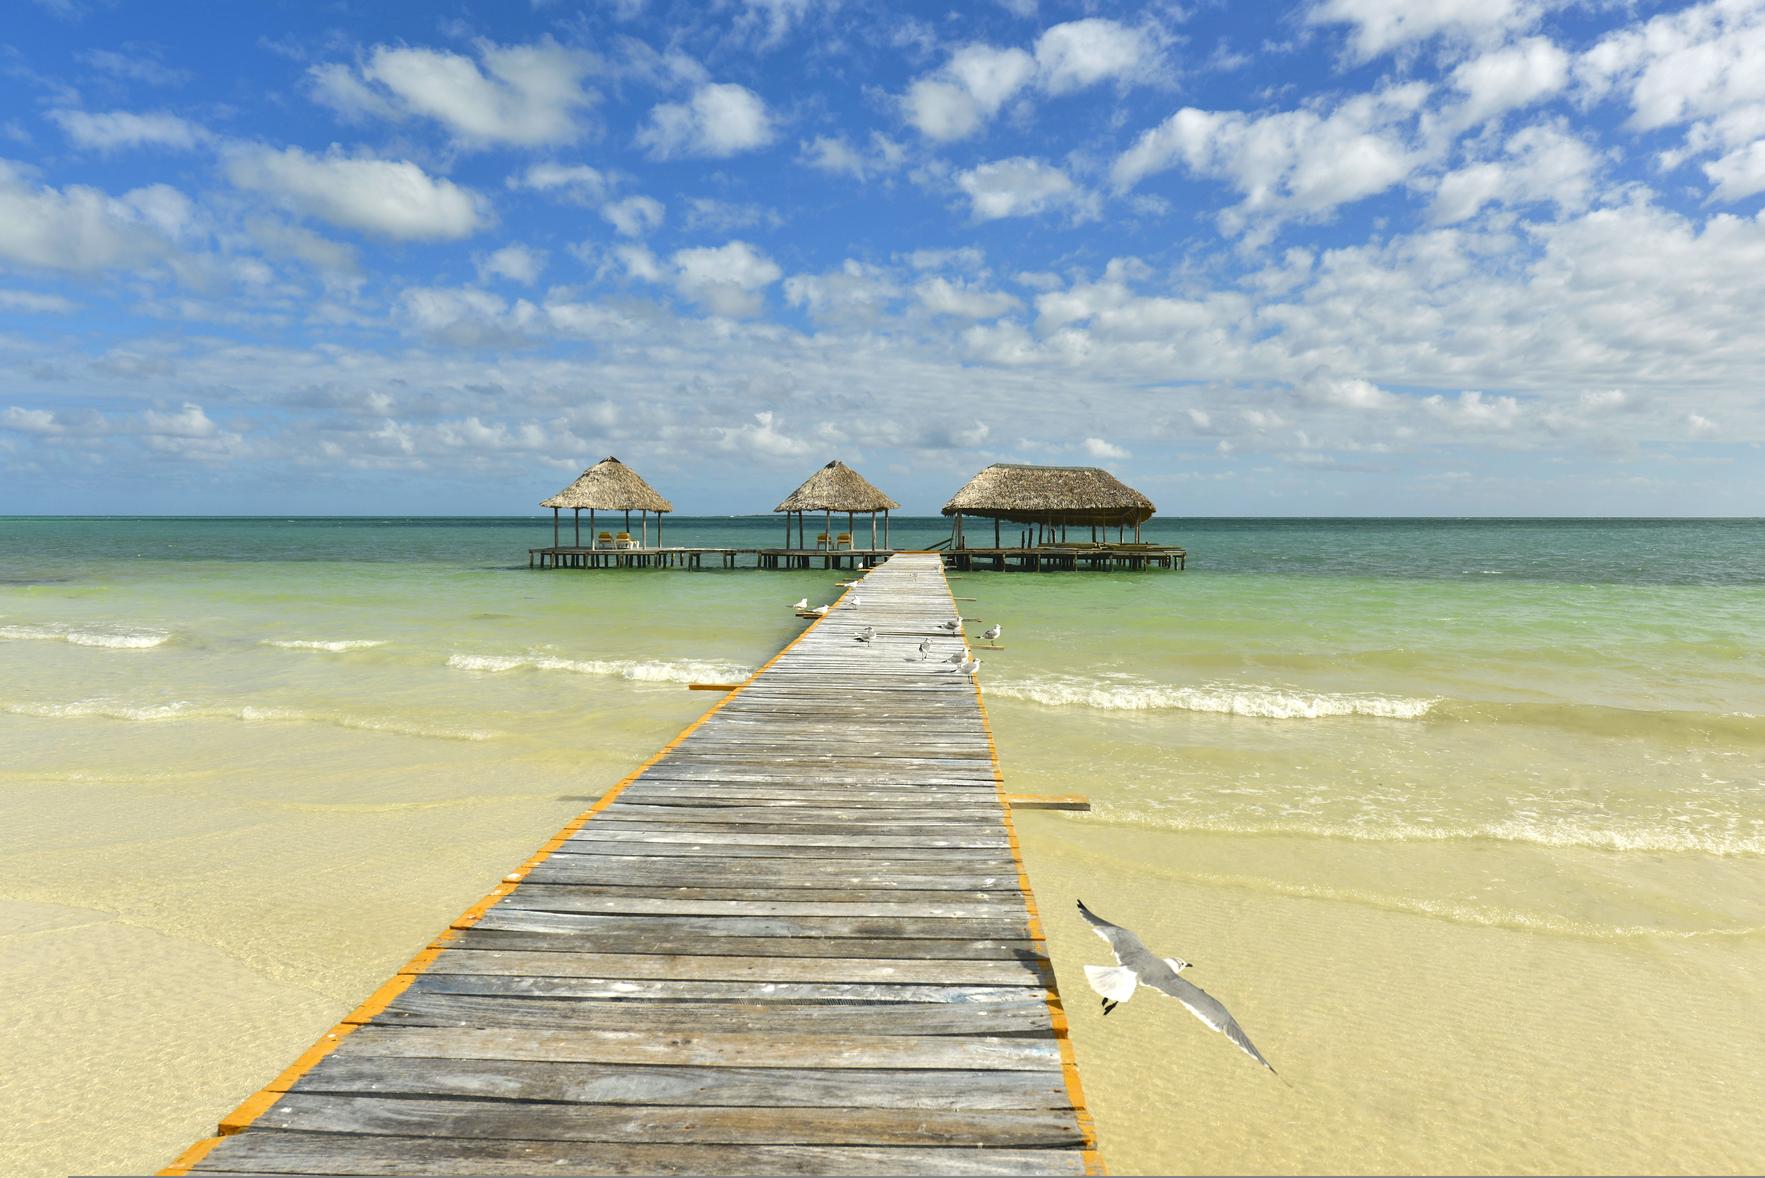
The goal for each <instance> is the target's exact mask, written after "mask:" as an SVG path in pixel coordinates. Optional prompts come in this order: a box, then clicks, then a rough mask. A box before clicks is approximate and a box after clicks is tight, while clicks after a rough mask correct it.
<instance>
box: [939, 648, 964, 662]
mask: <svg viewBox="0 0 1765 1178" xmlns="http://www.w3.org/2000/svg"><path fill="white" fill-rule="evenodd" d="M967 658H968V652H967V651H962V650H959V651H957V652H956V653H955V654H953V655H951V656H950V657H949V658H947V659H945V660H944V661H945V662H946V663H950V664H952V665H954V664H956V663H960V662H962V661H964V660H965V659H967Z"/></svg>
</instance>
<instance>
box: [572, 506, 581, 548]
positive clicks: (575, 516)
mask: <svg viewBox="0 0 1765 1178" xmlns="http://www.w3.org/2000/svg"><path fill="white" fill-rule="evenodd" d="M570 521H571V522H572V523H574V524H575V525H576V547H578V548H581V547H582V508H580V507H572V508H571V509H570Z"/></svg>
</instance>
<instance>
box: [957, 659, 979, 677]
mask: <svg viewBox="0 0 1765 1178" xmlns="http://www.w3.org/2000/svg"><path fill="white" fill-rule="evenodd" d="M980 669H981V661H980V660H979V659H967V660H965V661H964V662H963V664H962V665H961V666H960V667H952V668H950V673H951V674H955V673H956V672H958V671H960V672H962V674H964V675H973V674H974V673H975V672H977V671H979V670H980Z"/></svg>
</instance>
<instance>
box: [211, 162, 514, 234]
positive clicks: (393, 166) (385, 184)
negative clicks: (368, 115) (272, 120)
mask: <svg viewBox="0 0 1765 1178" xmlns="http://www.w3.org/2000/svg"><path fill="white" fill-rule="evenodd" d="M227 175H228V178H229V179H231V180H232V182H233V183H234V184H235V185H237V186H238V187H240V188H244V189H248V190H251V191H254V192H260V193H263V194H264V195H266V196H268V197H270V198H271V199H273V200H275V201H277V202H278V203H280V204H282V205H283V206H285V207H286V208H288V209H290V210H291V211H293V212H297V213H300V214H302V215H304V216H309V217H316V218H318V219H319V220H321V221H328V222H330V223H331V224H333V225H338V226H342V227H343V228H346V229H356V230H360V231H362V232H364V233H372V234H377V235H379V236H382V237H390V238H394V239H397V240H402V241H434V240H450V239H454V238H460V237H467V236H469V235H471V234H473V233H475V232H477V231H478V230H479V229H482V228H484V227H485V226H487V225H489V224H490V223H491V220H492V217H491V212H490V207H489V204H488V202H487V201H485V200H484V198H483V197H482V196H480V195H479V194H478V193H476V192H474V191H472V190H471V189H469V188H463V187H461V186H460V185H458V184H455V183H454V182H453V181H451V180H445V179H441V178H439V177H435V176H431V175H429V174H428V173H427V172H425V171H423V169H422V168H419V167H418V166H417V165H416V164H413V163H411V162H409V161H408V160H382V159H368V158H359V157H354V156H346V155H344V154H343V153H342V152H341V151H340V150H338V149H337V148H335V147H333V148H332V149H331V151H330V152H328V153H326V154H325V155H322V156H321V155H309V154H308V153H307V152H305V151H302V150H301V149H300V148H298V147H288V148H284V149H282V150H281V151H277V150H275V149H274V148H269V147H252V148H243V149H240V150H237V151H235V152H233V153H232V155H231V157H230V158H229V159H228V161H227Z"/></svg>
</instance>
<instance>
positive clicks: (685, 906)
mask: <svg viewBox="0 0 1765 1178" xmlns="http://www.w3.org/2000/svg"><path fill="white" fill-rule="evenodd" d="M929 894H931V895H937V894H938V893H935V892H933V893H929ZM977 894H978V895H981V896H988V895H991V896H994V897H998V898H997V899H994V900H991V901H987V900H982V901H978V902H977V901H973V900H957V901H952V902H949V903H939V902H937V901H932V900H907V901H887V900H866V901H857V902H854V901H841V900H820V899H809V900H772V899H767V900H751V899H741V900H673V899H662V898H639V897H634V896H603V895H586V896H585V895H580V894H578V889H576V888H570V887H552V886H549V885H542V884H534V885H533V886H532V887H524V888H517V889H516V890H515V891H514V893H513V894H511V895H509V896H507V897H506V898H504V899H503V900H502V902H501V903H499V904H498V905H497V906H496V910H497V911H511V910H513V911H535V912H579V913H585V914H595V915H602V916H841V917H874V916H888V917H977V918H980V919H990V920H1015V921H1016V923H1017V924H1018V926H1019V927H1022V926H1023V925H1025V923H1026V921H1025V918H1024V915H1023V904H1022V902H1021V901H1017V902H1015V903H1014V902H1013V901H1014V899H1015V897H1013V896H1012V895H1011V894H1010V893H1009V892H991V893H988V892H981V893H977Z"/></svg>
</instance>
